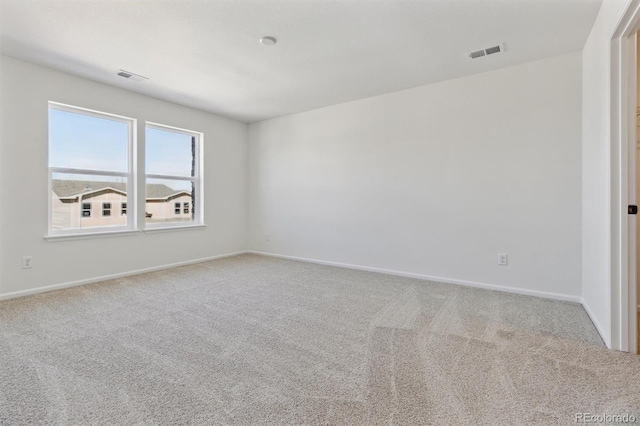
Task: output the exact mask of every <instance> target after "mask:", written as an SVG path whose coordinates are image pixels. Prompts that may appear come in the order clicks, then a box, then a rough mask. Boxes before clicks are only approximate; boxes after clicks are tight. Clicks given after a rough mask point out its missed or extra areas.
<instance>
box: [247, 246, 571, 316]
mask: <svg viewBox="0 0 640 426" xmlns="http://www.w3.org/2000/svg"><path fill="white" fill-rule="evenodd" d="M247 253H251V254H257V255H260V256H269V257H278V258H281V259H289V260H298V261H301V262H308V263H317V264H320V265H327V266H337V267H340V268H348V269H356V270H359V271H368V272H378V273H381V274H387V275H396V276H399V277H407V278H416V279H419V280H425V281H437V282H441V283H447V284H456V285H462V286H466V287H476V288H484V289H487V290H496V291H502V292H506V293H515V294H522V295H526V296H536V297H542V298H545V299H554V300H562V301H566V302H573V303H580V304H582V298H581V297H580V296H572V295H569V294H561V293H552V292H546V291H539V290H529V289H523V288H516V287H508V286H503V285H497V284H487V283H480V282H476V281H467V280H460V279H456V278H446V277H436V276H432V275H424V274H416V273H413V272H403V271H395V270H392V269H382V268H374V267H370V266H362V265H353V264H350V263H340V262H332V261H327V260H319V259H308V258H304V257H297V256H288V255H284V254H277V253H267V252H262V251H256V250H247Z"/></svg>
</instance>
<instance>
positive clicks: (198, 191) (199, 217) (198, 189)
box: [144, 121, 204, 230]
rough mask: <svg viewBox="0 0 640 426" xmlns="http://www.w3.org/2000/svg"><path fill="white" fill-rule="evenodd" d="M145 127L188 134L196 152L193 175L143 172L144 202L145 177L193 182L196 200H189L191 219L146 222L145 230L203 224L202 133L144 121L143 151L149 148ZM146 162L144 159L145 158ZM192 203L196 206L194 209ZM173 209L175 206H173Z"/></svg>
mask: <svg viewBox="0 0 640 426" xmlns="http://www.w3.org/2000/svg"><path fill="white" fill-rule="evenodd" d="M146 129H155V130H162V131H166V132H173V133H179V134H182V135H188V136H191V137H195V138H196V143H195V147H196V150H195V151H196V152H195V167H194V169H195V170H194V174H195V176H193V177H192V176H176V175H169V174H157V173H145V185H144V187H145V204H146V200H147V197H146V187H147V179H170V180H182V181H188V182H193V183H194V184H195V196H196V200H195V203H194V202H190V204H191V212H192V213H189V214H190V215H192V216H193V221H191V222H189V223H188V224H185V223H184V222H163V223H146V222H145V224H144V226H145V230H153V229H166V228H189V227H198V226H204V189H203V184H202V182H203V180H204V177H203V169H204V167H203V164H202V159H203V158H204V155H203V147H204V133H202V132H196V131H193V130H188V129H182V128H179V127H173V126H168V125H166V124H160V123H153V122H150V121H147V122H145V153H146V152H147V150H148V149H149V145H148V144H147V140H146ZM145 164H146V160H145ZM194 204H195V206H196V208H195V209H194ZM174 210H175V206H174ZM180 212H181V213H180V216H182V209H181V210H180Z"/></svg>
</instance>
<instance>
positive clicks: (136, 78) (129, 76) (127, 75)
mask: <svg viewBox="0 0 640 426" xmlns="http://www.w3.org/2000/svg"><path fill="white" fill-rule="evenodd" d="M117 75H119V76H120V77H124V78H127V79H129V80H133V81H138V82H140V81H145V80H149V78H147V77H143V76H141V75H138V74H134V73H132V72H129V71H125V70H120V71H118V72H117Z"/></svg>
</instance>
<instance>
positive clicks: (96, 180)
mask: <svg viewBox="0 0 640 426" xmlns="http://www.w3.org/2000/svg"><path fill="white" fill-rule="evenodd" d="M134 130H135V120H133V119H130V118H126V117H121V116H116V115H112V114H107V113H102V112H98V111H92V110H87V109H83V108H77V107H73V106H69V105H63V104H58V103H55V102H49V193H50V199H49V234H50V235H66V234H77V233H91V232H97V231H99V232H105V231H110V230H113V231H116V230H126V229H132V227H133V221H128V220H127V216H122V217H118V219H117V220H116V219H115V218H112V217H110V216H111V204H112V203H111V202H104V203H102V215H100V216H98V215H92V214H91V204H92V203H91V202H90V201H89V199H94V200H95V201H97V200H100V201H101V199H102V200H104V199H105V198H106V199H107V200H118V199H121V200H122V202H123V203H127V202H128V203H129V204H131V203H132V201H133V194H132V193H131V191H129V188H130V187H131V183H132V182H133V180H132V177H133V175H132V172H133V163H132V158H133V156H132V153H133V150H134V143H135V140H134V136H133V135H134ZM85 200H86V201H85ZM78 212H80V214H78Z"/></svg>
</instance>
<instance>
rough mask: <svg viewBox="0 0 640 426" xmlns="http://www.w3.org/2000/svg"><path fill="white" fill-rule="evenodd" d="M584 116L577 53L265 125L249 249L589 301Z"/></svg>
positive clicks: (257, 131)
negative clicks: (503, 261) (584, 259)
mask: <svg viewBox="0 0 640 426" xmlns="http://www.w3.org/2000/svg"><path fill="white" fill-rule="evenodd" d="M580 111H581V54H580V53H579V52H577V53H574V54H569V55H564V56H559V57H554V58H550V59H545V60H541V61H537V62H532V63H527V64H524V65H519V66H515V67H511V68H505V69H501V70H498V71H493V72H489V73H484V74H478V75H474V76H471V77H466V78H462V79H457V80H451V81H445V82H441V83H437V84H432V85H428V86H423V87H419V88H415V89H411V90H405V91H401V92H396V93H391V94H387V95H383V96H378V97H374V98H369V99H364V100H360V101H355V102H350V103H345V104H341V105H336V106H331V107H327V108H322V109H318V110H314V111H310V112H305V113H301V114H296V115H291V116H287V117H282V118H277V119H273V120H268V121H264V122H260V123H254V124H252V125H250V127H249V172H250V174H249V204H250V218H249V223H250V232H249V248H250V249H252V250H257V251H262V252H269V253H276V254H282V255H289V256H296V257H303V258H310V259H317V260H322V261H333V262H341V263H347V264H353V265H360V266H365V267H376V268H383V269H389V270H395V271H401V272H407V273H414V274H422V275H428V276H435V277H442V278H445V279H451V280H463V281H471V282H475V283H483V284H491V285H499V286H505V287H509V288H511V289H515V290H517V291H523V292H529V293H533V294H541V295H550V296H556V297H563V298H568V299H572V300H579V298H580V295H581V250H580V246H581V197H580V192H581V186H580V181H581V177H580V175H581V171H580V169H581V162H580V143H581V124H580V120H581V112H580ZM266 234H269V235H270V240H269V241H267V240H266ZM499 252H507V253H508V254H509V266H507V267H500V266H497V254H498V253H499Z"/></svg>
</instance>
